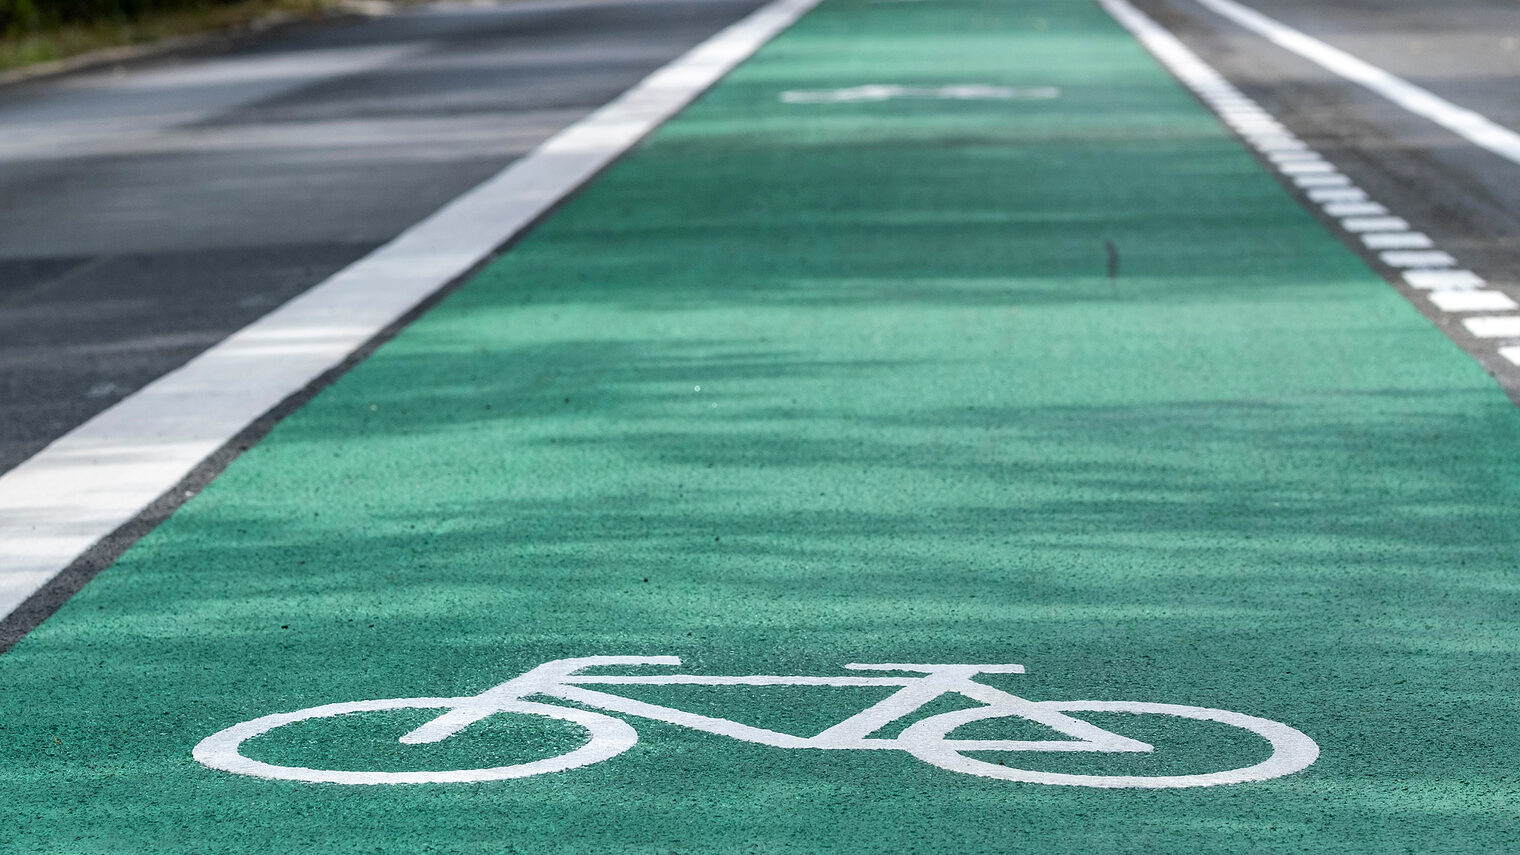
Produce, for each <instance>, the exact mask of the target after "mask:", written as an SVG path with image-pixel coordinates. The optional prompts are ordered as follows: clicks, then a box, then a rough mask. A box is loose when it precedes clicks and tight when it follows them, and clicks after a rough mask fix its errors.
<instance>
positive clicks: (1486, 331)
mask: <svg viewBox="0 0 1520 855" xmlns="http://www.w3.org/2000/svg"><path fill="white" fill-rule="evenodd" d="M1462 325H1463V326H1465V327H1467V330H1468V332H1471V333H1472V334H1473V335H1475V336H1477V337H1478V338H1520V315H1497V316H1494V317H1487V318H1463V319H1462Z"/></svg>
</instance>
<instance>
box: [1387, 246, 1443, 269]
mask: <svg viewBox="0 0 1520 855" xmlns="http://www.w3.org/2000/svg"><path fill="white" fill-rule="evenodd" d="M1378 258H1380V259H1382V261H1383V263H1384V264H1386V265H1388V266H1389V267H1455V266H1456V264H1457V260H1456V259H1455V258H1452V257H1451V254H1450V253H1446V252H1441V251H1440V250H1438V249H1435V250H1418V249H1396V250H1393V251H1392V252H1380V253H1378Z"/></svg>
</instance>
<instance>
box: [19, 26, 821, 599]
mask: <svg viewBox="0 0 1520 855" xmlns="http://www.w3.org/2000/svg"><path fill="white" fill-rule="evenodd" d="M818 2H819V0H775V2H772V3H770V4H769V5H766V6H764V7H762V8H760V9H759V10H758V11H756V12H754V13H752V14H751V15H749V16H748V17H746V18H744V19H743V20H741V21H739V22H737V23H735V24H733V25H732V26H730V27H728V28H726V29H724V30H723V31H721V32H719V33H717V34H716V35H714V36H712V37H711V38H709V39H708V40H707V41H705V42H703V43H702V44H700V45H697V46H696V47H694V48H692V49H691V50H690V51H688V52H687V53H686V54H684V55H683V56H681V57H679V58H677V59H676V60H674V61H673V62H671V63H670V64H669V65H666V66H665V67H664V68H661V69H659V70H658V71H656V72H654V73H653V74H651V75H650V76H649V77H647V78H645V79H644V80H643V81H641V82H640V83H639V84H637V85H636V86H634V87H633V88H632V89H629V90H628V91H627V92H625V93H623V94H622V95H621V96H619V97H618V98H617V99H615V100H614V101H612V102H611V103H609V104H607V105H606V106H604V107H602V108H600V109H598V110H596V111H595V112H593V113H592V114H590V115H589V116H587V117H585V118H584V119H582V120H580V121H579V122H576V123H575V124H573V125H571V126H570V127H568V128H565V129H564V130H563V131H560V132H559V133H558V134H555V135H554V136H553V137H551V138H550V139H548V140H547V141H545V142H544V143H543V144H542V145H540V146H539V147H538V148H537V149H535V150H534V151H533V152H532V153H530V154H528V155H527V156H526V157H523V158H522V159H520V160H518V161H517V162H515V163H513V164H512V165H510V166H508V167H507V168H506V169H504V170H502V171H501V172H500V173H498V174H497V175H495V176H494V177H492V178H490V179H488V180H487V181H486V182H484V183H483V184H481V185H479V186H478V187H476V188H474V189H473V190H471V191H469V192H468V193H465V194H464V195H463V196H460V197H459V198H457V199H455V200H454V201H452V202H450V203H449V204H448V205H446V206H444V207H443V208H442V209H440V210H438V211H437V212H436V213H434V214H432V215H431V216H429V217H428V218H427V219H425V220H423V221H422V222H420V223H418V224H416V225H415V226H412V227H411V228H410V229H408V230H406V231H405V232H403V233H402V234H401V235H400V236H398V237H397V238H396V239H395V240H392V241H391V242H390V243H387V244H386V245H385V246H382V247H380V248H379V249H377V250H375V251H374V252H372V253H370V254H369V255H367V256H365V257H364V258H362V259H360V260H359V261H357V262H354V263H353V264H352V265H350V266H348V267H346V268H344V269H343V270H341V271H339V272H337V273H336V274H334V275H333V276H331V277H329V278H328V279H326V280H325V281H323V282H321V283H320V284H318V285H316V286H315V287H313V288H312V289H310V290H309V291H307V292H305V293H304V294H301V295H300V296H298V297H296V298H294V299H292V300H291V301H290V302H288V303H286V304H285V305H283V306H281V307H280V308H278V309H275V310H274V311H273V312H271V313H269V314H268V315H265V316H264V317H263V318H261V319H259V320H258V321H255V322H254V323H252V324H250V325H249V326H247V327H244V328H243V329H242V330H239V331H238V332H236V333H234V334H233V335H231V336H229V337H228V338H227V339H226V340H224V341H222V342H221V343H220V344H218V345H216V346H215V347H213V348H211V349H210V350H208V351H206V352H205V353H202V354H201V355H200V356H198V357H196V358H195V359H193V360H191V361H190V362H188V363H186V364H185V365H184V366H182V367H180V368H179V369H177V370H175V371H172V372H170V373H169V374H166V375H165V376H163V377H161V378H159V379H158V380H155V381H154V382H152V383H150V384H148V385H147V386H145V387H143V388H142V389H141V390H139V391H138V392H136V393H135V394H133V395H131V396H129V397H127V398H126V399H124V400H123V401H121V402H120V403H118V404H117V405H115V406H114V407H111V408H110V409H108V410H106V411H105V412H103V413H101V414H100V415H98V416H96V417H95V418H93V419H91V420H89V421H88V422H85V423H84V424H83V425H80V426H79V427H77V428H75V429H74V430H72V431H70V432H69V433H67V434H65V435H64V436H63V437H61V438H59V439H57V440H55V441H54V442H53V443H52V444H51V445H49V446H48V447H46V448H44V449H43V450H42V451H40V452H38V453H37V454H36V455H34V456H33V457H32V458H31V459H29V460H27V461H25V462H23V463H22V464H21V465H19V466H17V467H16V468H14V469H12V470H11V471H9V472H7V473H5V475H3V476H0V614H9V613H10V612H11V611H13V610H14V609H15V608H16V606H18V605H20V604H21V603H22V602H23V601H24V600H26V598H27V597H29V596H31V595H32V594H33V593H34V592H35V591H37V590H38V589H39V588H41V587H42V586H43V585H45V584H46V583H47V582H48V581H49V580H50V579H52V578H53V577H54V576H55V575H57V574H58V573H59V572H60V571H62V570H63V569H64V568H66V567H67V566H69V564H70V563H72V562H73V561H74V560H75V559H76V558H78V557H79V556H80V555H81V554H82V553H84V552H85V551H86V550H88V549H89V548H90V547H92V546H93V545H95V544H96V543H97V542H99V541H100V540H101V538H103V537H105V536H106V535H108V534H110V533H111V532H112V531H114V530H115V529H117V528H118V527H120V526H121V525H122V524H124V523H126V522H127V521H128V520H130V519H132V518H133V517H134V516H135V515H137V513H139V512H140V511H141V510H142V509H143V508H144V507H146V506H147V505H148V504H150V503H151V502H153V500H155V499H156V498H158V497H159V496H160V495H162V494H163V493H164V492H165V491H166V490H168V489H170V488H171V487H173V486H174V485H175V484H176V483H178V482H179V481H180V479H182V478H184V477H185V475H187V474H189V472H190V471H191V470H192V469H194V468H195V467H196V465H198V464H199V463H200V462H201V461H203V460H205V459H206V458H207V457H208V456H209V455H211V454H212V453H213V452H215V451H216V450H217V449H218V448H220V447H221V446H222V445H224V444H225V443H227V442H228V441H229V440H230V439H232V437H234V436H236V435H237V434H238V432H239V431H241V430H243V428H245V427H246V426H247V425H248V424H250V423H251V422H253V421H254V420H256V419H257V418H259V417H260V416H262V415H263V414H264V413H266V412H268V411H269V410H270V409H272V408H273V407H275V406H276V405H278V404H279V403H280V402H281V401H283V400H285V399H286V398H288V397H289V396H290V395H292V394H295V393H296V392H298V391H300V390H301V389H303V388H305V387H306V386H307V385H308V384H309V383H311V382H312V381H313V380H315V379H316V378H317V377H319V376H321V375H322V373H323V372H325V371H327V370H328V369H330V368H332V367H334V366H336V365H338V364H339V363H341V362H342V361H343V360H344V359H345V358H347V357H348V355H349V354H351V353H353V352H354V351H355V350H357V349H358V348H360V347H361V346H363V345H364V343H365V342H367V341H369V340H370V339H372V338H373V337H374V336H375V335H376V334H377V333H379V332H380V331H381V330H383V329H385V328H386V326H388V325H390V324H391V323H393V322H395V321H396V320H397V319H399V318H401V317H402V316H404V315H405V314H406V313H407V312H408V311H409V310H411V309H412V308H413V307H415V306H416V305H418V304H419V303H421V302H422V301H423V300H425V299H426V298H427V297H428V296H430V295H431V294H433V293H434V292H436V291H437V290H438V289H439V288H441V287H443V286H444V285H446V284H447V283H449V282H450V281H452V280H453V279H455V278H456V277H458V276H460V275H462V274H464V273H465V272H467V271H468V270H469V269H470V268H471V267H473V266H474V265H475V264H476V263H477V262H479V261H481V260H482V259H484V258H486V257H487V256H489V255H490V253H491V252H492V251H494V250H495V249H496V248H497V247H499V246H501V245H502V244H503V243H504V242H505V241H507V240H508V239H510V238H511V237H512V236H513V235H514V234H516V233H517V232H519V231H521V230H522V229H523V228H525V227H527V226H528V225H529V224H531V223H532V222H533V221H534V220H535V219H537V218H538V217H539V216H540V215H542V214H543V213H544V212H546V211H547V210H549V208H551V207H552V206H553V205H554V204H555V203H557V202H558V201H559V200H560V199H563V198H564V197H565V196H566V195H568V194H570V193H571V192H573V191H574V190H575V189H576V188H578V187H580V186H581V185H582V184H584V183H585V182H586V181H588V180H590V179H591V178H592V177H593V176H595V175H596V174H597V173H598V172H599V171H601V170H602V169H603V168H605V167H606V166H607V165H608V164H609V163H611V162H612V161H613V160H614V159H616V158H617V157H618V156H619V155H621V154H622V153H624V152H626V151H627V150H628V149H630V148H632V147H633V146H634V145H635V144H636V143H637V142H638V141H639V140H641V139H643V138H644V136H646V135H647V134H648V133H649V132H650V131H652V130H654V129H655V128H656V127H658V126H659V125H660V124H661V123H662V122H664V121H665V120H667V119H669V118H670V117H671V116H672V115H674V114H675V113H676V112H677V111H679V110H680V109H681V108H683V107H685V106H686V105H687V104H689V103H690V102H691V101H692V100H693V99H694V98H696V97H697V95H699V94H701V93H702V92H703V91H704V90H706V89H707V88H708V87H709V86H711V85H712V84H713V83H715V82H716V81H717V80H718V79H719V78H721V77H722V76H723V75H725V74H727V73H728V72H729V71H730V70H731V69H733V67H734V66H736V65H738V64H739V63H740V62H743V61H744V60H745V59H747V58H748V57H749V56H750V55H752V54H753V53H754V52H755V51H756V50H758V49H759V48H760V47H761V46H762V45H764V44H765V43H766V42H767V41H769V40H770V39H772V38H774V37H775V36H776V35H777V34H778V33H780V32H781V31H782V30H784V29H786V28H787V27H788V26H790V25H791V24H792V23H793V22H794V21H796V20H797V19H798V18H800V17H801V16H802V15H804V14H805V13H806V12H807V11H808V10H809V9H811V8H812V7H813V6H815V5H817V3H818Z"/></svg>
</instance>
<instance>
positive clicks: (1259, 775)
mask: <svg viewBox="0 0 1520 855" xmlns="http://www.w3.org/2000/svg"><path fill="white" fill-rule="evenodd" d="M1040 705H1041V706H1044V707H1047V708H1049V709H1054V710H1058V711H1060V712H1119V713H1134V714H1145V713H1150V714H1154V715H1169V716H1176V717H1178V718H1190V719H1196V720H1199V721H1217V722H1220V723H1222V724H1228V725H1233V726H1235V727H1239V728H1242V729H1244V730H1249V731H1251V732H1252V733H1255V734H1256V735H1257V736H1260V737H1261V738H1262V739H1265V740H1266V741H1267V742H1269V743H1271V745H1272V756H1270V757H1268V758H1267V759H1266V760H1263V761H1262V762H1260V763H1257V764H1255V765H1253V766H1246V767H1244V768H1240V769H1229V770H1226V771H1222V772H1210V773H1207V774H1202V775H1157V776H1146V775H1072V774H1066V773H1061V772H1038V771H1033V770H1029V769H1015V768H1011V767H1008V766H1003V765H1000V764H998V763H989V762H987V761H985V760H977V759H976V758H974V757H967V756H966V755H965V754H963V753H962V752H963V751H966V750H968V748H970V747H971V746H974V745H975V744H976V741H967V742H965V743H962V744H959V745H958V744H957V743H958V741H957V740H955V739H947V738H946V737H947V736H948V734H949V732H950V731H951V730H954V729H955V728H956V727H959V726H960V725H961V724H966V723H969V721H970V720H971V719H968V718H967V717H965V716H959V717H952V716H951V715H945V716H944V719H945V720H946V722H945V724H944V725H943V726H942V727H939V728H936V727H935V726H934V725H933V724H931V722H933V721H934V718H939V717H938V716H936V717H932V718H929V719H924V720H923V721H920V722H918V723H917V724H915V725H914V726H913V728H910V729H911V730H917V731H918V732H917V733H916V734H915V735H916V736H918V737H919V739H918V740H916V741H917V742H918V744H916V745H914V746H913V747H911V748H909V749H908V752H909V753H910V754H912V755H913V756H915V757H917V758H918V759H920V760H922V761H924V762H925V763H929V764H931V765H934V766H938V767H940V768H941V769H948V770H949V771H952V772H961V773H964V774H967V775H976V776H978V777H982V778H996V779H998V780H1002V781H1019V782H1023V783H1028V784H1052V785H1055V786H1064V787H1097V788H1101V789H1152V790H1159V789H1177V788H1184V787H1213V786H1219V785H1221V784H1243V783H1247V782H1250V781H1266V780H1270V779H1272V778H1280V777H1282V776H1284V775H1291V774H1293V773H1294V772H1301V771H1303V770H1304V769H1307V768H1308V767H1309V766H1310V765H1311V764H1313V763H1314V761H1315V760H1316V759H1318V757H1319V746H1318V745H1317V744H1315V742H1314V740H1312V739H1310V738H1309V737H1308V736H1307V735H1305V734H1304V733H1303V732H1301V731H1299V730H1296V729H1294V728H1291V727H1289V726H1287V725H1285V724H1282V723H1281V722H1276V721H1272V720H1270V719H1265V718H1258V717H1256V716H1252V715H1245V714H1244V713H1237V712H1231V711H1229V710H1217V709H1209V708H1207V707H1189V706H1182V705H1180V704H1152V703H1145V702H1141V701H1062V702H1053V701H1044V702H1041V704H1040ZM988 712H989V714H988V716H986V717H988V718H991V717H996V716H998V715H1002V713H999V712H998V711H996V710H989V711H988ZM926 726H927V727H926ZM905 735H906V732H905ZM975 750H987V749H984V748H977V749H975Z"/></svg>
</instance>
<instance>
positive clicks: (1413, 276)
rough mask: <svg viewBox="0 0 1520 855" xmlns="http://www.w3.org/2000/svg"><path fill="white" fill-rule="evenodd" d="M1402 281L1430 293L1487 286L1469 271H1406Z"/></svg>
mask: <svg viewBox="0 0 1520 855" xmlns="http://www.w3.org/2000/svg"><path fill="white" fill-rule="evenodd" d="M1404 281H1405V282H1407V283H1409V287H1411V288H1420V289H1424V290H1431V291H1446V290H1456V289H1461V288H1482V287H1483V286H1484V285H1486V284H1488V283H1486V282H1484V281H1483V277H1481V276H1479V275H1478V274H1476V273H1474V272H1472V271H1471V270H1406V271H1404Z"/></svg>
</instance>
